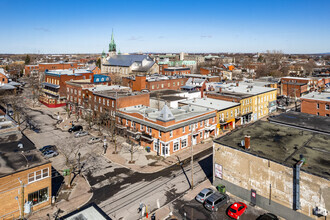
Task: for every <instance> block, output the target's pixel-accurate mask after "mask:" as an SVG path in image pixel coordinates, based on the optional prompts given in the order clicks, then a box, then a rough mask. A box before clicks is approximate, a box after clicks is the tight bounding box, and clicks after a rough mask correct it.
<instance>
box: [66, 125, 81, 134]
mask: <svg viewBox="0 0 330 220" xmlns="http://www.w3.org/2000/svg"><path fill="white" fill-rule="evenodd" d="M82 130H83V127H82V126H81V125H74V126H72V128H69V130H68V132H70V133H71V132H76V131H82Z"/></svg>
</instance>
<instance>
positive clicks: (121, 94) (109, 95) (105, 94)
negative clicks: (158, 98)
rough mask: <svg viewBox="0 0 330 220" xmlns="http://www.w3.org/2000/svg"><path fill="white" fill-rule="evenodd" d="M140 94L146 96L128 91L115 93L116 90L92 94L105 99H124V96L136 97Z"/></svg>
mask: <svg viewBox="0 0 330 220" xmlns="http://www.w3.org/2000/svg"><path fill="white" fill-rule="evenodd" d="M141 94H147V93H143V92H130V91H116V90H104V91H98V92H94V95H96V96H102V97H105V98H112V99H116V98H121V97H126V96H137V95H141Z"/></svg>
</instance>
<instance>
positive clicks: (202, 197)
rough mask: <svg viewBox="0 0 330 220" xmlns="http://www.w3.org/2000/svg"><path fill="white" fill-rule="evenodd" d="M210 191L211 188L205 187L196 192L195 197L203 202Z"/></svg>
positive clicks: (211, 190)
mask: <svg viewBox="0 0 330 220" xmlns="http://www.w3.org/2000/svg"><path fill="white" fill-rule="evenodd" d="M212 193H214V191H213V189H210V188H205V189H203V190H202V191H200V193H198V195H197V196H196V197H195V199H196V200H197V201H198V202H200V203H204V202H205V199H207V198H208V197H209V196H210V195H211V194H212Z"/></svg>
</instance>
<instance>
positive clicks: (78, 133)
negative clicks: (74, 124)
mask: <svg viewBox="0 0 330 220" xmlns="http://www.w3.org/2000/svg"><path fill="white" fill-rule="evenodd" d="M86 135H88V132H87V131H77V132H75V133H74V137H75V138H78V137H83V136H86Z"/></svg>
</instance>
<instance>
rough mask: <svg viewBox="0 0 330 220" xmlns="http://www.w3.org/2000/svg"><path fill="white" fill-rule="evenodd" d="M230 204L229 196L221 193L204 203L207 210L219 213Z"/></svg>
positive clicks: (212, 195)
mask: <svg viewBox="0 0 330 220" xmlns="http://www.w3.org/2000/svg"><path fill="white" fill-rule="evenodd" d="M228 202H229V196H228V195H226V194H222V193H220V192H214V193H213V194H211V195H210V196H209V197H208V198H207V199H206V200H205V203H204V206H205V208H206V209H207V210H210V211H218V209H219V208H220V207H221V206H223V205H225V204H227V203H228Z"/></svg>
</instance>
